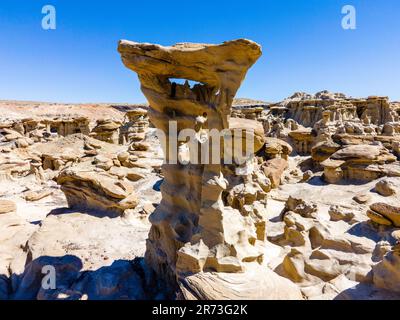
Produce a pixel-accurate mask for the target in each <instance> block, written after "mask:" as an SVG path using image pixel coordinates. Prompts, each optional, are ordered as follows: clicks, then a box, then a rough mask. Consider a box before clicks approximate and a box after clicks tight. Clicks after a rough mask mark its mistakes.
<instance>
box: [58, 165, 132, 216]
mask: <svg viewBox="0 0 400 320" xmlns="http://www.w3.org/2000/svg"><path fill="white" fill-rule="evenodd" d="M57 183H58V184H59V185H61V190H62V191H63V192H64V194H65V196H66V198H67V201H68V205H69V207H71V208H79V209H88V210H94V211H100V212H114V213H116V214H119V215H121V214H123V213H124V211H125V210H127V209H133V208H135V207H136V206H137V204H138V199H137V197H136V195H135V192H134V189H133V186H132V185H131V184H130V182H129V181H127V180H117V179H115V177H113V176H112V175H110V174H108V173H105V172H104V173H101V172H93V171H92V172H90V171H80V170H77V169H75V170H74V169H65V170H63V171H62V172H61V173H60V175H59V176H58V177H57Z"/></svg>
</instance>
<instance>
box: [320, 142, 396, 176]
mask: <svg viewBox="0 0 400 320" xmlns="http://www.w3.org/2000/svg"><path fill="white" fill-rule="evenodd" d="M396 160H397V159H396V157H395V156H394V155H393V154H392V153H390V152H389V151H388V150H387V149H386V148H385V147H383V146H382V145H379V144H378V145H363V144H360V145H350V146H344V147H343V148H341V149H339V150H338V151H336V152H335V153H333V154H332V155H331V156H330V157H329V158H327V159H326V160H324V161H322V162H321V165H322V166H323V167H324V178H325V180H326V181H327V182H329V183H337V182H339V181H341V180H359V181H372V180H375V179H378V178H381V177H384V176H400V166H399V164H398V163H396Z"/></svg>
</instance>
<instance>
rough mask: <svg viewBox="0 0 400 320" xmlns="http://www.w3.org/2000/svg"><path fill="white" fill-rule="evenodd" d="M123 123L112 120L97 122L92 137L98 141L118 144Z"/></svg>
mask: <svg viewBox="0 0 400 320" xmlns="http://www.w3.org/2000/svg"><path fill="white" fill-rule="evenodd" d="M121 125H122V123H121V122H119V121H116V120H112V119H100V120H97V123H96V126H95V127H94V128H93V130H92V132H91V133H90V135H91V136H92V137H94V138H96V139H98V140H101V141H105V142H109V143H114V144H118V143H119V135H120V127H121Z"/></svg>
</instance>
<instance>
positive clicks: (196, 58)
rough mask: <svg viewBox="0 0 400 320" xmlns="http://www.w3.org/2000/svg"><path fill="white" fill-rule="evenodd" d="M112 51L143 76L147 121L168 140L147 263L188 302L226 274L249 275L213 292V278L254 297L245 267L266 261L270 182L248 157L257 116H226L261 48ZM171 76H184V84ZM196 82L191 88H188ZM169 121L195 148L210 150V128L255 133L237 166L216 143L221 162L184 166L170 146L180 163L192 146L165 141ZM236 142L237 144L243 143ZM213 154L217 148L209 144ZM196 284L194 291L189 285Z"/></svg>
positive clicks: (255, 280) (129, 46)
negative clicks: (190, 132)
mask: <svg viewBox="0 0 400 320" xmlns="http://www.w3.org/2000/svg"><path fill="white" fill-rule="evenodd" d="M118 50H119V52H120V53H121V56H122V60H123V62H124V64H125V66H126V67H128V68H129V69H131V70H133V71H135V72H136V73H137V74H138V76H139V80H140V82H141V89H142V91H143V93H144V94H145V96H146V98H147V99H148V101H149V104H150V109H149V112H148V115H149V118H150V120H151V122H152V123H153V124H154V125H155V126H156V127H157V128H158V129H160V130H161V131H162V132H163V133H164V134H165V135H166V137H167V140H166V142H165V145H164V153H165V158H166V161H165V164H164V165H163V175H164V182H163V184H162V187H161V192H162V201H161V203H160V205H159V206H158V207H157V209H156V210H155V212H154V213H153V214H152V215H151V216H150V221H151V223H152V227H151V231H150V233H149V238H148V241H147V251H146V261H147V262H148V264H149V265H150V266H151V267H152V268H153V269H154V270H155V271H156V272H157V274H158V275H159V276H161V277H162V278H164V279H165V280H167V281H168V282H169V283H171V284H177V283H179V285H180V286H181V289H183V291H184V295H185V297H186V298H194V296H196V298H218V297H219V296H218V295H216V296H213V297H211V296H208V294H209V293H210V292H207V290H203V289H204V288H203V289H201V287H204V286H207V281H208V280H210V278H209V277H210V275H211V274H214V276H215V274H218V275H219V274H222V273H223V274H231V275H236V274H241V275H243V274H247V278H246V277H242V276H240V277H241V278H240V279H239V278H235V279H236V280H232V278H229V279H226V278H219V280H218V279H214V280H212V281H213V282H214V284H215V285H214V290H215V291H216V292H217V291H218V289H216V288H217V287H218V284H217V283H219V285H220V289H221V292H225V291H226V290H225V289H223V287H224V286H226V285H228V286H229V283H231V282H232V281H233V282H236V285H237V286H240V285H245V286H246V287H245V288H242V289H243V294H244V295H246V296H247V297H250V296H251V297H253V298H254V297H255V295H257V294H260V292H262V290H261V291H258V292H254V290H255V288H256V287H257V286H259V284H260V282H259V276H257V272H252V274H251V276H249V270H250V269H251V270H253V267H254V266H260V265H261V264H262V263H263V254H264V245H263V244H264V239H265V219H264V214H265V205H266V191H268V188H269V187H268V182H265V180H268V179H266V178H265V177H263V176H262V174H261V172H259V171H258V168H257V164H256V160H255V158H254V153H255V152H257V151H258V150H259V149H260V148H261V147H262V146H263V144H264V133H263V128H262V126H261V125H260V124H257V122H256V121H253V120H248V119H235V121H230V113H231V104H232V101H233V98H234V96H235V94H236V92H237V90H238V88H239V86H240V84H241V82H242V81H243V79H244V77H245V75H246V73H247V70H248V69H249V68H250V67H251V66H252V65H253V64H254V63H255V61H256V60H257V59H258V58H259V57H260V55H261V49H260V46H259V45H258V44H256V43H254V42H252V41H249V40H244V39H241V40H235V41H229V42H225V43H223V44H221V45H206V44H192V43H184V44H177V45H174V46H172V47H163V46H160V45H153V44H141V43H135V42H130V41H121V42H120V43H119V47H118ZM176 79H183V81H182V83H183V84H179V83H176V82H179V81H177V80H176ZM185 80H186V81H185ZM175 81H176V82H175ZM192 81H194V82H196V84H194V85H192V86H191V82H192ZM242 120H243V121H242ZM172 121H175V122H176V128H177V132H178V133H180V132H181V131H182V130H185V129H192V130H193V132H195V134H194V139H195V143H197V146H199V150H203V149H202V146H203V147H204V145H205V144H209V147H210V144H211V143H212V141H211V140H212V139H210V130H212V129H215V130H218V132H223V131H224V130H225V132H226V131H230V130H231V131H232V130H233V129H236V130H242V131H241V132H245V130H247V131H246V132H247V134H249V133H250V132H251V134H252V143H253V145H252V147H253V150H252V153H251V152H250V154H249V153H247V155H246V156H244V158H245V159H244V161H242V162H239V161H238V160H239V159H236V160H235V161H233V163H231V164H228V163H226V161H225V158H224V152H223V151H222V149H218V150H217V152H218V153H219V154H218V161H217V162H215V161H214V160H215V158H212V154H209V155H207V156H205V154H204V153H203V152H200V154H199V155H198V160H199V161H193V159H192V158H190V161H188V162H187V163H185V164H182V163H179V162H178V163H174V161H173V160H175V159H173V157H174V152H175V153H176V154H177V158H178V159H181V158H185V155H186V156H187V149H188V148H189V149H190V148H191V146H193V144H189V143H188V141H187V140H185V139H182V141H173V139H170V138H168V137H169V134H171V133H172V132H170V130H171V128H172V127H171V125H170V124H171V122H172ZM235 138H236V137H235ZM235 138H234V139H233V149H234V148H243V147H241V146H240V144H238V141H237V140H235ZM240 139H243V138H242V137H240ZM178 140H179V139H178ZM244 145H245V146H246V148H247V147H248V145H246V144H243V146H244ZM185 150H186V151H185ZM209 150H212V152H211V153H214V152H216V151H215V148H211V147H210V148H209ZM224 150H225V149H224ZM171 151H172V152H171ZM241 151H244V150H241ZM185 152H186V153H185ZM205 159H208V160H205ZM241 160H243V159H241ZM263 270H264V269H263ZM215 272H216V273H215ZM271 273H272V272H271ZM199 275H200V276H199ZM273 275H274V276H272V278H270V279H269V283H270V284H269V286H270V287H271V283H273V282H274V279H275V278H274V277H275V276H276V275H275V274H273ZM191 276H194V277H195V278H190V277H191ZM204 277H205V278H204ZM275 280H276V279H275ZM248 283H250V285H248ZM285 284H286V285H287V283H285ZM193 286H195V287H197V289H195V290H191V289H193ZM189 287H192V288H191V289H189ZM289 287H290V286H289ZM237 288H238V287H237ZM194 292H196V293H194ZM275 293H276V292H275ZM296 294H297V292H296V293H295V295H296ZM224 295H228V296H229V294H227V293H226V292H225V293H224ZM233 296H234V295H233ZM233 296H232V297H233ZM236 297H237V296H236ZM297 297H298V296H297ZM220 298H221V297H220ZM260 298H265V297H260Z"/></svg>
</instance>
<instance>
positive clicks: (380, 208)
mask: <svg viewBox="0 0 400 320" xmlns="http://www.w3.org/2000/svg"><path fill="white" fill-rule="evenodd" d="M367 215H368V217H369V218H370V219H371V220H372V221H374V222H376V223H378V224H381V225H386V226H394V227H397V228H400V207H394V206H391V205H389V204H386V203H374V204H372V205H371V206H370V208H369V210H368V211H367Z"/></svg>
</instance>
